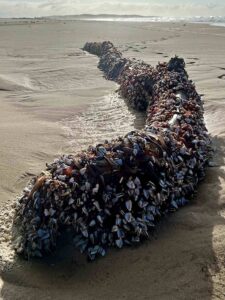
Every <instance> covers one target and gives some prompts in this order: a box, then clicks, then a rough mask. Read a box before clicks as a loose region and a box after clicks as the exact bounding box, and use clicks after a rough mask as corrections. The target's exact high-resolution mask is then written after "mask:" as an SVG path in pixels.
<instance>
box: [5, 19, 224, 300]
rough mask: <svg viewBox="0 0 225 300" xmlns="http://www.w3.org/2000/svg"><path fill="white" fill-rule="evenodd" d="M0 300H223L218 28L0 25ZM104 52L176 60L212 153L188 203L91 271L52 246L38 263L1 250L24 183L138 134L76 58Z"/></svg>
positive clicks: (132, 120) (139, 121) (129, 115)
mask: <svg viewBox="0 0 225 300" xmlns="http://www.w3.org/2000/svg"><path fill="white" fill-rule="evenodd" d="M0 37H1V39H0V64H1V70H0V106H1V109H0V138H1V142H0V155H1V159H0V204H1V208H0V270H1V271H0V272H1V273H0V274H1V279H0V289H1V292H0V296H1V298H2V299H82V300H83V299H88V300H89V299H160V300H161V299H177V300H178V299H179V300H180V299H206V300H208V299H224V297H225V284H224V279H225V268H224V259H225V254H224V253H225V230H224V228H225V225H224V224H225V219H224V218H225V167H224V150H225V119H224V108H225V102H224V99H225V98H224V87H225V60H224V58H225V57H224V49H225V28H222V27H213V26H208V25H204V24H202V25H200V24H198V25H194V24H186V25H185V24H172V23H167V24H166V23H164V24H159V23H156V24H153V23H143V24H141V23H111V22H107V23H102V22H78V21H76V22H72V21H66V22H64V21H63V22H53V21H51V22H44V23H38V24H35V23H33V24H29V23H27V22H26V21H24V22H22V23H21V22H20V24H15V23H10V24H2V25H0ZM93 40H96V41H102V40H111V41H112V42H113V43H114V44H115V45H116V46H118V47H119V48H120V49H121V50H122V51H123V52H124V55H125V56H129V57H135V58H141V59H143V60H145V61H146V62H149V63H151V64H153V65H155V64H156V63H157V62H158V61H166V60H168V59H169V57H170V56H172V55H174V54H178V55H179V56H182V57H184V59H185V61H186V63H187V71H188V73H189V75H190V78H191V79H193V80H194V82H195V83H196V86H197V90H198V92H199V93H200V94H204V96H203V99H204V100H205V120H206V123H207V127H208V129H209V132H210V134H211V135H212V138H213V142H214V146H215V148H216V152H215V155H214V166H213V167H211V168H209V170H208V171H207V176H206V179H205V180H204V182H202V183H201V184H200V186H199V189H198V192H197V194H196V196H195V197H194V199H193V201H192V203H191V204H190V205H188V206H187V207H185V208H183V209H181V210H180V211H178V212H177V213H175V214H173V215H170V216H169V217H168V218H166V219H165V220H163V221H162V223H161V224H160V225H159V226H158V228H157V230H156V232H155V236H154V237H152V239H151V240H150V241H148V242H145V243H144V244H142V245H141V246H139V247H137V248H130V249H123V250H120V251H116V250H110V251H109V253H108V255H107V257H106V258H104V259H99V260H97V261H96V262H93V263H87V262H86V260H85V258H84V257H83V256H81V255H80V254H78V253H77V252H74V250H73V248H72V246H71V244H70V243H68V242H67V241H66V240H65V241H62V242H61V246H60V248H59V249H58V251H57V252H56V253H55V254H54V255H53V256H52V257H50V258H47V259H44V260H41V261H40V260H32V261H29V262H27V261H23V260H20V259H18V258H17V257H14V254H13V252H12V251H11V250H10V248H9V238H10V222H9V221H8V219H9V218H8V215H10V214H11V211H10V210H9V206H8V205H10V204H11V203H12V202H13V201H15V198H16V195H17V194H18V193H20V192H21V190H22V188H23V187H24V186H25V184H26V182H27V181H28V180H29V178H30V176H32V174H38V173H39V172H40V171H41V170H42V169H44V167H45V162H50V161H52V160H53V159H54V157H57V156H58V155H60V154H61V153H75V152H77V151H79V150H80V149H82V148H86V147H87V146H88V145H89V144H91V143H96V142H100V141H102V140H104V139H110V138H113V137H115V136H118V135H123V134H124V133H126V132H128V131H129V130H132V129H133V128H141V127H142V126H143V118H144V116H143V115H140V114H137V113H135V112H134V111H132V110H130V109H129V108H128V107H127V105H126V103H125V102H124V101H123V100H122V99H119V98H118V96H117V95H116V93H115V90H116V89H117V86H116V84H114V83H113V82H110V81H106V80H105V79H104V78H103V77H102V74H101V72H100V71H99V70H98V69H97V62H98V60H97V58H96V57H94V56H91V55H89V54H85V53H84V52H82V51H81V50H80V48H81V47H82V46H83V44H84V43H85V42H86V41H93Z"/></svg>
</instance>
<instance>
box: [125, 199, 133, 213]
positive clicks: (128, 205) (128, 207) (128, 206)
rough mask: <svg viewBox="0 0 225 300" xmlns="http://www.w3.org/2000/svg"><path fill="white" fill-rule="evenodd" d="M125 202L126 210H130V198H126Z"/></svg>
mask: <svg viewBox="0 0 225 300" xmlns="http://www.w3.org/2000/svg"><path fill="white" fill-rule="evenodd" d="M125 204H126V208H127V210H128V211H131V210H132V201H131V200H127V201H126V202H125Z"/></svg>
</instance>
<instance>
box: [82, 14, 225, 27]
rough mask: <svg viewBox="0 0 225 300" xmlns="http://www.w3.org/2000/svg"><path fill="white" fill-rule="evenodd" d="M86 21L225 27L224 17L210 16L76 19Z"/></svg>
mask: <svg viewBox="0 0 225 300" xmlns="http://www.w3.org/2000/svg"><path fill="white" fill-rule="evenodd" d="M78 19H80V20H86V21H104V22H107V21H108V22H188V23H208V24H211V25H215V26H225V16H211V17H202V16H194V17H161V16H149V17H147V16H146V17H142V16H137V17H133V16H131V17H129V16H127V17H124V16H123V17H116V16H115V17H100V16H96V17H88V18H78Z"/></svg>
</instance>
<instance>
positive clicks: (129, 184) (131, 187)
mask: <svg viewBox="0 0 225 300" xmlns="http://www.w3.org/2000/svg"><path fill="white" fill-rule="evenodd" d="M127 186H128V187H129V189H135V184H134V182H133V181H132V180H128V181H127Z"/></svg>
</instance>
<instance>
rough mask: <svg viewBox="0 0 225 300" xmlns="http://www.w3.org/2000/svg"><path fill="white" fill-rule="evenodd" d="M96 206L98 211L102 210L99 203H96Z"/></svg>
mask: <svg viewBox="0 0 225 300" xmlns="http://www.w3.org/2000/svg"><path fill="white" fill-rule="evenodd" d="M93 204H94V206H95V207H96V208H97V210H98V211H100V210H101V208H100V205H99V203H98V201H94V203H93Z"/></svg>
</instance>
